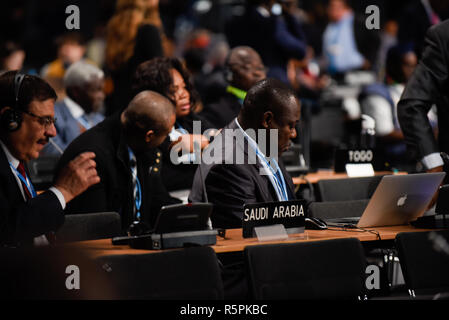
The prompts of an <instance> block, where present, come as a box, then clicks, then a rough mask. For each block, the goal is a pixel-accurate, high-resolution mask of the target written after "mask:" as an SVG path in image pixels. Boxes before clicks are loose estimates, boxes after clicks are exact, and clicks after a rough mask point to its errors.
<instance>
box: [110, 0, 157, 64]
mask: <svg viewBox="0 0 449 320" xmlns="http://www.w3.org/2000/svg"><path fill="white" fill-rule="evenodd" d="M157 3H158V1H153V4H148V1H144V0H117V5H116V9H115V13H114V15H113V16H112V18H111V19H110V20H109V22H108V25H107V35H106V65H107V66H108V67H109V68H110V69H111V70H117V69H119V68H120V67H121V66H122V65H123V64H125V63H126V61H128V60H129V59H130V58H131V56H132V55H133V52H134V45H135V38H136V36H137V30H138V29H139V27H140V26H141V25H142V24H152V25H155V26H156V27H158V28H159V30H160V33H161V37H162V36H163V28H162V21H161V18H160V15H159V8H158V5H157Z"/></svg>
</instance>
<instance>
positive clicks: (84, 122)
mask: <svg viewBox="0 0 449 320" xmlns="http://www.w3.org/2000/svg"><path fill="white" fill-rule="evenodd" d="M77 120H78V122H79V123H80V124H81V125H82V126H83V127H84V128H86V130H89V129H90V128H91V125H90V123H89V122H88V121H87V117H86V116H85V115H82V116H81V117H78V119H77Z"/></svg>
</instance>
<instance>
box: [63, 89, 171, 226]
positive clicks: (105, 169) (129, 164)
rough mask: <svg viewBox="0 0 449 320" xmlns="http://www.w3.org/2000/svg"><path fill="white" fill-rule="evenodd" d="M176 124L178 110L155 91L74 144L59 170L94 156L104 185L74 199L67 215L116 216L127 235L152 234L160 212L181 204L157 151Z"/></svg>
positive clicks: (136, 97)
mask: <svg viewBox="0 0 449 320" xmlns="http://www.w3.org/2000/svg"><path fill="white" fill-rule="evenodd" d="M174 122H175V109H174V106H173V104H172V103H171V102H170V100H168V99H167V98H166V97H164V96H162V95H160V94H158V93H156V92H153V91H142V92H141V93H139V94H138V95H136V96H135V97H134V98H133V99H132V100H131V102H130V103H129V105H128V107H127V108H126V109H125V110H124V111H123V112H122V113H117V114H115V115H113V116H111V117H109V118H107V119H106V120H104V121H103V122H101V123H100V124H99V125H97V126H96V127H94V128H92V129H90V130H88V131H86V132H85V133H83V134H82V135H80V136H79V137H78V138H76V139H75V140H74V141H73V142H72V143H71V144H70V145H69V146H68V147H67V149H66V150H65V152H64V154H63V155H62V157H61V160H60V162H59V165H58V168H60V167H62V166H64V164H65V163H67V162H69V161H70V160H71V159H73V158H75V157H76V156H77V155H78V154H80V153H82V152H84V151H92V152H94V153H95V154H96V158H95V161H96V163H97V171H98V175H99V176H100V178H101V183H99V184H97V185H95V187H92V188H89V189H88V190H86V191H85V192H84V193H83V194H81V195H80V196H79V197H77V198H76V199H74V200H73V201H72V202H71V203H70V205H68V206H67V209H66V213H70V214H73V213H91V212H105V211H115V212H118V213H119V214H120V216H121V219H122V229H123V232H124V233H125V232H127V231H128V229H129V227H130V226H131V225H133V224H135V223H137V222H139V223H142V224H143V225H145V227H146V228H151V227H152V226H153V225H154V223H155V220H156V217H157V214H158V213H159V210H160V208H161V206H163V205H167V204H173V203H178V202H179V201H178V200H176V199H174V198H171V197H170V196H169V194H168V192H167V191H166V189H165V187H164V185H163V184H162V180H161V177H160V170H161V163H162V159H161V153H160V151H159V150H158V149H157V147H158V146H159V145H160V144H161V143H162V142H163V141H164V139H165V138H166V136H167V135H168V133H169V132H170V130H171V128H172V127H173V125H174ZM136 174H137V175H136ZM136 177H137V179H136ZM139 195H140V197H139Z"/></svg>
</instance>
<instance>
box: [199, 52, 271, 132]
mask: <svg viewBox="0 0 449 320" xmlns="http://www.w3.org/2000/svg"><path fill="white" fill-rule="evenodd" d="M225 68H226V69H225V73H226V74H225V78H226V81H227V82H228V83H229V85H228V86H227V87H226V92H225V93H224V94H223V95H221V96H220V97H219V98H218V100H216V101H214V102H213V103H211V104H208V105H207V106H205V108H204V111H203V112H201V114H200V116H201V117H203V118H204V119H206V120H207V121H208V122H209V123H210V125H211V126H212V127H214V128H219V129H221V128H223V127H224V126H225V125H227V124H228V123H229V122H231V120H233V119H234V118H235V117H236V116H237V115H238V114H239V112H240V108H241V107H242V104H243V100H244V99H245V95H246V92H247V91H248V90H249V89H250V88H251V87H252V86H253V85H254V84H255V83H256V82H258V81H260V80H262V79H265V77H266V75H267V74H266V68H265V66H264V64H263V62H262V59H261V58H260V56H259V54H258V53H257V52H256V51H255V50H254V49H252V48H251V47H247V46H239V47H235V48H233V49H232V50H231V52H230V53H229V56H228V58H227V59H226V65H225Z"/></svg>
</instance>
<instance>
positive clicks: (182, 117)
mask: <svg viewBox="0 0 449 320" xmlns="http://www.w3.org/2000/svg"><path fill="white" fill-rule="evenodd" d="M132 83H133V87H132V89H133V90H132V91H133V94H137V93H139V92H141V91H144V90H152V91H156V92H159V93H160V94H163V95H165V96H166V97H168V98H169V99H171V100H172V102H173V104H174V105H175V108H176V122H175V126H174V127H173V129H172V131H171V132H170V134H169V135H168V137H167V139H166V141H165V142H164V143H163V144H162V146H161V149H162V151H163V153H164V154H163V161H164V166H163V170H162V178H163V181H164V184H165V186H166V188H167V190H169V191H171V190H179V189H189V188H190V187H191V186H192V182H193V176H194V174H195V171H196V167H197V165H196V164H195V163H196V162H197V160H199V159H197V155H196V154H195V153H197V152H199V151H201V150H203V149H204V148H205V147H206V146H207V145H208V144H209V139H208V137H206V136H205V135H204V134H203V133H204V132H205V131H206V130H207V131H208V132H211V131H210V130H209V129H211V128H210V125H209V124H208V123H206V122H205V121H204V120H202V119H200V118H199V117H198V116H197V114H196V113H195V111H196V109H197V108H198V106H199V101H198V98H197V93H196V91H195V89H194V88H193V85H192V82H191V77H190V73H189V72H188V71H187V69H186V68H185V67H184V65H183V64H182V62H181V61H180V60H179V59H176V58H167V57H164V58H155V59H152V60H149V61H146V62H144V63H142V64H140V65H139V67H138V68H137V71H136V73H135V75H134V79H133V82H132ZM196 128H198V129H196ZM194 129H195V130H194ZM179 152H181V156H179Z"/></svg>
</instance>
